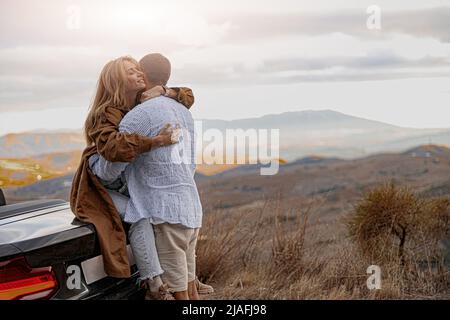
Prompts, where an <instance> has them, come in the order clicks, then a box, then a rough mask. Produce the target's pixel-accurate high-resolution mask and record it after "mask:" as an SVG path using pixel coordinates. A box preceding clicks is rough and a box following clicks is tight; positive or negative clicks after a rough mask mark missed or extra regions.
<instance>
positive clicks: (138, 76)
mask: <svg viewBox="0 0 450 320" xmlns="http://www.w3.org/2000/svg"><path fill="white" fill-rule="evenodd" d="M124 67H125V72H126V76H127V85H126V90H127V91H128V92H138V91H141V90H143V89H145V81H144V74H143V73H142V72H141V71H140V70H139V69H138V67H137V66H136V65H135V64H134V63H132V62H131V61H124Z"/></svg>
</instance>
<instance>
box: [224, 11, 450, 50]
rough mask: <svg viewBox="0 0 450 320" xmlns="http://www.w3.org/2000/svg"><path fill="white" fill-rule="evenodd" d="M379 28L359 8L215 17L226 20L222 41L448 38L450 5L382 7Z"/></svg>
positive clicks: (449, 34)
mask: <svg viewBox="0 0 450 320" xmlns="http://www.w3.org/2000/svg"><path fill="white" fill-rule="evenodd" d="M380 9H381V30H370V29H368V28H367V26H366V21H367V18H368V17H369V15H368V14H367V13H366V11H365V8H364V10H363V8H362V9H361V10H354V9H349V10H339V11H336V12H320V13H301V12H293V13H274V14H271V13H258V12H257V11H255V12H253V13H246V14H245V15H239V14H238V15H236V16H233V17H216V19H217V20H216V22H223V21H227V22H229V23H230V32H229V33H228V34H227V36H226V38H225V41H229V42H239V43H242V42H246V41H255V40H261V39H269V38H274V37H280V36H288V35H302V34H303V35H322V34H331V33H344V34H348V35H352V36H356V37H360V38H363V39H372V40H378V39H380V38H384V37H389V36H390V35H391V34H394V33H400V34H406V35H411V36H414V37H431V38H436V39H439V40H440V41H442V42H450V33H449V30H450V19H449V17H450V7H439V8H430V9H420V10H397V11H386V12H385V11H383V7H381V8H380Z"/></svg>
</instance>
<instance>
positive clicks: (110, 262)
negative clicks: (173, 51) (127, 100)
mask: <svg viewBox="0 0 450 320" xmlns="http://www.w3.org/2000/svg"><path fill="white" fill-rule="evenodd" d="M173 89H175V90H177V92H178V96H177V98H176V99H177V101H179V102H180V103H182V104H184V105H185V106H186V107H187V108H190V107H191V106H192V104H193V103H194V96H193V95H192V91H191V90H190V89H189V88H173ZM126 113H127V110H122V109H119V108H115V107H108V108H107V109H106V111H105V114H104V115H103V116H102V119H98V121H97V123H98V124H97V125H96V127H95V128H94V129H93V130H92V131H91V134H90V135H91V137H92V138H93V139H94V141H95V144H94V145H92V146H88V147H87V148H86V149H85V150H84V151H83V154H82V156H81V161H80V165H79V167H78V170H77V172H76V173H75V176H74V178H73V183H72V190H71V192H70V207H71V209H72V212H73V213H74V214H75V216H76V217H77V218H78V219H79V220H81V221H83V222H87V223H92V224H93V225H94V226H95V229H96V232H97V236H98V239H99V243H100V248H101V252H102V255H103V261H104V266H105V272H106V274H107V275H109V276H111V277H116V278H128V277H130V264H129V261H128V255H127V250H126V234H125V231H124V228H123V224H122V221H121V219H120V216H119V213H118V212H117V209H116V207H115V206H114V203H113V201H112V199H111V197H110V196H109V194H108V192H107V190H106V189H105V188H104V186H103V185H102V184H101V183H100V181H99V180H98V179H97V177H96V176H95V175H94V174H93V173H92V171H91V169H90V168H89V161H88V160H89V157H90V156H92V155H93V154H95V153H99V154H101V155H102V156H103V157H104V158H105V159H107V160H109V161H112V162H114V161H120V162H131V161H133V159H134V158H135V157H136V156H137V155H139V154H141V153H144V152H147V151H150V149H151V147H152V139H151V138H149V137H144V136H140V135H137V134H127V133H121V132H118V126H119V123H120V121H121V120H122V118H123V117H124V115H125V114H126Z"/></svg>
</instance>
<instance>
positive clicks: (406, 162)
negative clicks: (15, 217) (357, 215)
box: [5, 145, 450, 210]
mask: <svg viewBox="0 0 450 320" xmlns="http://www.w3.org/2000/svg"><path fill="white" fill-rule="evenodd" d="M259 168H260V166H259V165H243V166H239V167H236V168H233V169H230V170H227V171H225V172H221V173H219V174H216V175H213V176H206V175H203V174H201V173H197V174H196V177H195V178H196V181H197V185H198V187H199V190H200V193H201V196H202V202H203V203H204V207H205V208H206V209H205V210H208V208H209V209H210V208H212V207H214V208H217V207H223V208H229V207H234V206H241V205H247V204H249V203H252V202H255V201H261V200H263V199H266V198H267V197H273V196H274V195H276V194H277V193H278V192H280V191H281V192H282V194H283V196H284V197H287V198H292V199H297V198H302V197H304V198H308V199H309V198H312V197H326V198H327V199H328V200H329V203H328V204H327V206H330V205H331V207H333V206H335V207H339V208H341V207H345V206H346V205H347V204H348V203H349V200H351V199H357V198H358V197H359V195H360V193H361V192H363V191H364V190H367V189H368V188H370V187H372V186H374V185H376V184H377V183H380V182H384V181H395V182H397V183H407V184H408V185H410V186H412V187H414V188H415V189H416V190H417V191H418V192H420V193H421V194H422V195H425V196H450V175H449V172H450V171H449V170H450V148H448V147H446V146H437V145H424V146H419V147H416V148H412V149H408V150H407V151H404V152H400V153H382V154H378V155H371V156H368V157H364V158H360V159H354V160H345V159H337V158H334V159H331V158H322V157H317V156H312V157H307V158H303V159H299V160H297V161H293V162H290V163H288V164H284V165H281V166H280V169H279V172H278V174H276V175H274V176H261V175H260V172H259ZM72 178H73V174H68V175H63V176H61V177H58V178H56V179H49V180H46V181H40V182H37V183H34V184H32V185H29V186H26V187H16V188H7V189H5V193H6V196H7V199H10V200H11V201H20V200H26V199H40V198H62V199H68V195H69V191H70V186H71V182H72ZM327 208H328V209H330V207H327Z"/></svg>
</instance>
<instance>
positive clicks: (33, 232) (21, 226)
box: [0, 190, 145, 300]
mask: <svg viewBox="0 0 450 320" xmlns="http://www.w3.org/2000/svg"><path fill="white" fill-rule="evenodd" d="M125 227H127V226H125ZM128 252H129V255H130V261H131V262H132V264H133V266H132V277H131V278H129V279H116V278H112V277H108V276H107V275H106V274H105V273H104V270H103V259H102V257H101V254H100V249H99V244H98V240H97V237H96V233H95V228H94V227H93V225H90V224H85V223H82V222H80V221H78V220H77V219H76V218H75V216H74V215H73V213H72V212H71V210H70V206H69V203H67V202H66V201H63V200H37V201H28V202H23V203H17V204H6V201H5V199H4V196H3V193H2V192H1V190H0V300H16V299H24V300H35V299H74V300H75V299H118V300H120V299H143V297H144V294H145V292H143V290H142V289H139V288H138V286H137V285H136V279H137V277H138V272H137V269H136V266H135V265H134V263H133V257H132V253H131V250H130V247H129V246H128Z"/></svg>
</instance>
